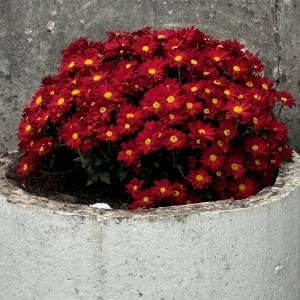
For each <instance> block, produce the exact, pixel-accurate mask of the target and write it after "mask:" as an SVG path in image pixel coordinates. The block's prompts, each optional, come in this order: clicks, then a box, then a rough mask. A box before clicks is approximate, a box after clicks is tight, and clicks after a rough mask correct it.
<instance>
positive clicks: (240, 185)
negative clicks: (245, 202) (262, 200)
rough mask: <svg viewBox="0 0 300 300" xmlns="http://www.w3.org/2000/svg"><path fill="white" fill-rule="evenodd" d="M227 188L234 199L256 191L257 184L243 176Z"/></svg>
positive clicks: (245, 196) (247, 195) (243, 197)
mask: <svg viewBox="0 0 300 300" xmlns="http://www.w3.org/2000/svg"><path fill="white" fill-rule="evenodd" d="M229 189H230V190H231V191H232V193H233V197H234V198H235V199H245V198H247V197H249V196H252V195H254V194H255V193H256V192H257V184H256V182H255V181H253V180H252V179H250V178H243V179H241V180H239V181H237V182H235V183H233V184H232V185H231V186H230V187H229Z"/></svg>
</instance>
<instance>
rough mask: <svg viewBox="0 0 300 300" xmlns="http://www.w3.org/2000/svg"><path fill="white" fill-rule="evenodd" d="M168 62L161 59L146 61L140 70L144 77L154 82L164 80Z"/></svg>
mask: <svg viewBox="0 0 300 300" xmlns="http://www.w3.org/2000/svg"><path fill="white" fill-rule="evenodd" d="M165 66H166V62H165V61H163V60H162V59H160V58H155V59H151V60H150V59H148V60H146V61H145V62H144V63H143V64H142V65H141V68H140V72H141V74H142V75H144V76H146V77H147V78H149V79H152V80H153V81H156V80H160V79H162V78H163V75H164V69H165Z"/></svg>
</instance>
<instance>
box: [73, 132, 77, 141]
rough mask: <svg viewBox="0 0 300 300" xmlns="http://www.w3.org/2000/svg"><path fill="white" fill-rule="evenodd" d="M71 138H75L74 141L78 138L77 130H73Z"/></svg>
mask: <svg viewBox="0 0 300 300" xmlns="http://www.w3.org/2000/svg"><path fill="white" fill-rule="evenodd" d="M72 139H73V140H75V141H76V140H77V139H78V133H77V132H74V133H73V134H72Z"/></svg>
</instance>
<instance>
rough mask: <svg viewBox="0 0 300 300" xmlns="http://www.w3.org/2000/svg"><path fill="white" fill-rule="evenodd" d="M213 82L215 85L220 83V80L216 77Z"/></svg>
mask: <svg viewBox="0 0 300 300" xmlns="http://www.w3.org/2000/svg"><path fill="white" fill-rule="evenodd" d="M213 83H214V84H215V85H220V84H221V81H220V80H217V79H216V80H214V81H213Z"/></svg>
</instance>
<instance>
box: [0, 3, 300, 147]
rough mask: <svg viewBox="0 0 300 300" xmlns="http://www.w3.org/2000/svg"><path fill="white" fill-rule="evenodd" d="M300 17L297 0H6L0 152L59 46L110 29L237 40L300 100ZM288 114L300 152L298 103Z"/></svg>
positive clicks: (1, 18)
mask: <svg viewBox="0 0 300 300" xmlns="http://www.w3.org/2000/svg"><path fill="white" fill-rule="evenodd" d="M299 20H300V3H299V1H298V0H264V1H261V0H240V1H238V0H225V1H224V0H210V1H207V0H164V1H160V0H148V1H146V0H116V1H111V0H87V1H82V0H44V1H40V0H26V1H22V0H0V39H1V40H0V130H1V131H0V152H1V151H4V150H6V149H13V148H15V146H16V138H15V133H16V129H17V124H18V122H19V119H20V113H21V111H22V107H23V106H24V104H25V103H26V102H28V101H29V100H30V98H31V96H32V94H33V93H34V91H35V89H36V88H37V87H38V85H39V81H40V80H41V78H42V77H43V76H45V75H46V74H49V73H53V72H55V71H56V70H57V67H58V63H59V53H60V51H61V49H62V48H64V47H65V46H66V45H68V44H69V43H70V42H71V41H72V40H73V39H75V38H78V37H79V36H81V35H85V36H89V37H91V38H94V39H101V38H103V37H104V32H105V31H107V30H114V29H124V28H125V29H136V28H139V27H141V26H144V25H150V26H154V27H161V26H184V25H188V26H189V25H195V26H197V27H199V28H201V29H202V30H204V31H206V32H207V33H210V34H213V35H215V36H216V37H218V38H220V39H225V38H227V39H228V38H237V39H239V40H241V41H243V42H244V43H245V45H246V46H247V47H248V48H249V49H250V50H252V51H253V52H254V53H257V54H258V55H259V56H260V57H261V58H262V59H263V61H264V62H265V64H266V74H267V75H268V76H270V77H271V78H273V79H274V80H276V81H277V82H278V84H279V86H280V87H281V88H285V89H289V90H290V91H292V92H293V94H294V96H295V97H297V98H298V102H299V101H300V97H299V89H300V81H299V69H300V64H299V56H300V24H299ZM284 119H285V120H286V121H287V123H288V125H289V128H290V135H291V137H292V143H293V145H294V146H295V147H296V149H297V150H299V151H300V135H299V132H298V131H299V129H300V126H299V125H300V114H299V105H298V108H297V109H295V110H293V111H288V112H284Z"/></svg>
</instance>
